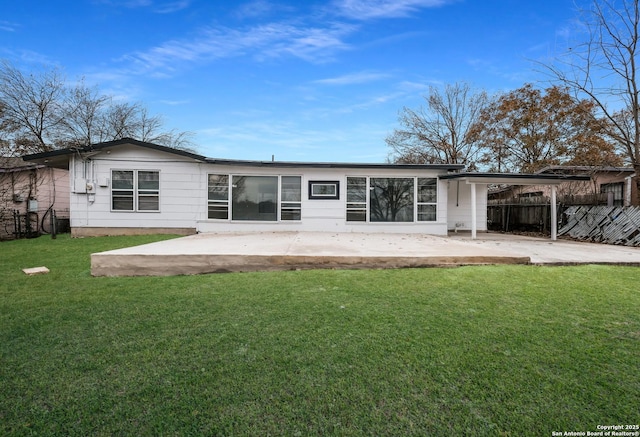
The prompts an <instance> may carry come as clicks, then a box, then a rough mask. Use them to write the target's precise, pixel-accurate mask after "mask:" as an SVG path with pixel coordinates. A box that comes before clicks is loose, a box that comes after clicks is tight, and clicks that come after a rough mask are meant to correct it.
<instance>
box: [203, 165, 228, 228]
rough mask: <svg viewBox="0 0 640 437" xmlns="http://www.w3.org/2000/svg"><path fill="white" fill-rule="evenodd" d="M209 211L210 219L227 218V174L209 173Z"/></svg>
mask: <svg viewBox="0 0 640 437" xmlns="http://www.w3.org/2000/svg"><path fill="white" fill-rule="evenodd" d="M208 187H209V194H208V200H209V205H208V207H209V213H208V217H209V218H210V219H224V220H226V219H228V218H229V175H221V174H210V175H209V183H208Z"/></svg>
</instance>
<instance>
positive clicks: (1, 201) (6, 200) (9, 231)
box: [0, 157, 69, 239]
mask: <svg viewBox="0 0 640 437" xmlns="http://www.w3.org/2000/svg"><path fill="white" fill-rule="evenodd" d="M52 210H56V211H58V212H59V213H61V214H62V215H63V216H64V217H68V214H69V172H68V171H67V170H65V169H59V168H52V167H48V166H46V165H43V164H36V163H31V162H25V161H24V160H23V159H22V158H7V157H0V239H9V238H15V237H20V236H35V235H39V234H40V233H41V231H42V230H43V226H44V228H45V229H46V230H47V231H48V230H49V222H48V221H47V220H49V214H51V211H52ZM43 221H44V224H43Z"/></svg>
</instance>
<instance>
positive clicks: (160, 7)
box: [154, 0, 191, 14]
mask: <svg viewBox="0 0 640 437" xmlns="http://www.w3.org/2000/svg"><path fill="white" fill-rule="evenodd" d="M190 4H191V0H179V1H174V2H169V3H159V4H157V5H156V6H155V8H154V12H157V13H158V14H172V13H174V12H178V11H181V10H183V9H186V8H188V7H189V5H190Z"/></svg>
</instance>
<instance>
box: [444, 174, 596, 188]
mask: <svg viewBox="0 0 640 437" xmlns="http://www.w3.org/2000/svg"><path fill="white" fill-rule="evenodd" d="M440 179H478V180H486V181H487V183H489V184H491V183H494V182H493V181H492V180H501V181H502V180H508V181H512V182H513V184H514V185H517V182H527V181H532V180H536V181H539V180H542V181H545V180H548V181H588V180H590V179H591V177H590V176H589V175H566V174H526V173H471V172H463V173H453V174H448V175H444V176H440Z"/></svg>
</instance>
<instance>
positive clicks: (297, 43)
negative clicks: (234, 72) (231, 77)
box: [123, 23, 353, 75]
mask: <svg viewBox="0 0 640 437" xmlns="http://www.w3.org/2000/svg"><path fill="white" fill-rule="evenodd" d="M352 31H353V26H349V25H344V24H339V23H338V24H334V25H330V26H328V27H325V28H316V27H303V26H295V25H291V24H282V23H272V24H265V25H261V26H256V27H252V28H249V29H245V30H236V29H229V28H207V29H205V30H203V31H201V32H200V33H199V34H198V36H197V37H195V38H193V39H183V40H172V41H168V42H165V43H164V44H161V45H159V46H157V47H154V48H151V49H150V50H147V51H145V52H136V53H132V54H129V55H127V56H125V57H124V58H123V59H124V60H126V61H128V62H131V63H132V65H133V67H134V69H135V71H136V72H138V73H151V74H156V75H167V74H170V73H171V72H172V71H173V70H174V69H176V68H177V67H179V66H180V65H181V63H193V62H202V61H208V60H213V59H221V58H230V57H236V56H252V57H254V58H255V59H258V60H264V59H269V58H279V57H284V56H291V57H297V58H301V59H304V60H306V61H308V62H312V63H322V62H326V61H328V60H330V59H332V57H333V55H334V54H335V53H336V52H337V51H342V50H345V49H347V48H348V46H347V44H346V43H344V42H343V41H342V38H343V37H344V36H346V35H348V34H349V33H351V32H352Z"/></svg>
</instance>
